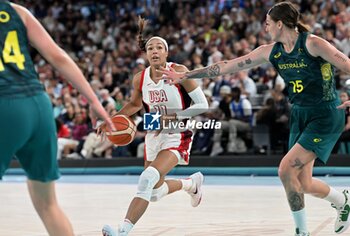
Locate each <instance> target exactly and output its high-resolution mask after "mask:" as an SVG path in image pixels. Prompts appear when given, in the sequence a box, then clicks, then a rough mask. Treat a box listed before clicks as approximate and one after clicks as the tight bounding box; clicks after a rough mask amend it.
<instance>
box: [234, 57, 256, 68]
mask: <svg viewBox="0 0 350 236" xmlns="http://www.w3.org/2000/svg"><path fill="white" fill-rule="evenodd" d="M245 64H247V65H249V64H252V60H251V59H250V58H248V59H245ZM237 65H238V67H240V68H242V67H243V66H244V62H243V61H241V62H238V64H237Z"/></svg>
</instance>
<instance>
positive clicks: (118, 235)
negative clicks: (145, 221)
mask: <svg viewBox="0 0 350 236" xmlns="http://www.w3.org/2000/svg"><path fill="white" fill-rule="evenodd" d="M102 235H103V236H127V235H128V233H126V232H124V231H120V229H118V231H115V230H114V229H113V228H112V227H111V226H110V225H105V226H103V228H102Z"/></svg>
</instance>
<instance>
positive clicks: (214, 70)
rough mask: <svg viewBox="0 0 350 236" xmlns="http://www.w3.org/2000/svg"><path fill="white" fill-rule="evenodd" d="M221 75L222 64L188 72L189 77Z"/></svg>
mask: <svg viewBox="0 0 350 236" xmlns="http://www.w3.org/2000/svg"><path fill="white" fill-rule="evenodd" d="M218 75H220V66H219V65H212V66H209V67H207V68H202V69H197V70H194V71H189V72H187V73H186V77H187V78H188V79H194V78H205V77H216V76H218Z"/></svg>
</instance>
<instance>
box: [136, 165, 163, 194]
mask: <svg viewBox="0 0 350 236" xmlns="http://www.w3.org/2000/svg"><path fill="white" fill-rule="evenodd" d="M159 179H160V175H159V172H158V170H157V169H156V168H154V167H152V166H149V167H147V168H146V169H145V170H144V171H143V172H142V174H141V175H140V178H139V183H138V185H137V193H136V197H139V198H142V199H144V200H146V201H150V199H151V195H152V190H153V187H154V186H155V185H156V183H158V181H159Z"/></svg>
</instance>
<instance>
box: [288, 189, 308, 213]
mask: <svg viewBox="0 0 350 236" xmlns="http://www.w3.org/2000/svg"><path fill="white" fill-rule="evenodd" d="M288 202H289V206H290V209H291V210H292V211H299V210H301V209H303V208H304V206H305V202H304V194H303V193H297V192H293V191H292V192H289V193H288Z"/></svg>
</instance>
